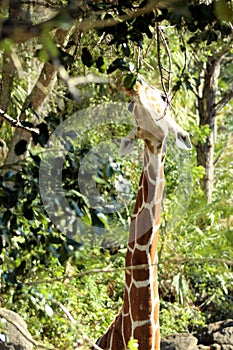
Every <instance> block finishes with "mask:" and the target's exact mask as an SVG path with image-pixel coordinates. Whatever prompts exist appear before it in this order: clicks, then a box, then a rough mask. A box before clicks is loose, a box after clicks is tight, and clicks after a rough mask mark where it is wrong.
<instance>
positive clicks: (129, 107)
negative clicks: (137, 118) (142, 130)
mask: <svg viewBox="0 0 233 350" xmlns="http://www.w3.org/2000/svg"><path fill="white" fill-rule="evenodd" d="M133 107H134V101H133V100H130V101H129V104H128V110H129V111H130V112H131V113H132V112H133Z"/></svg>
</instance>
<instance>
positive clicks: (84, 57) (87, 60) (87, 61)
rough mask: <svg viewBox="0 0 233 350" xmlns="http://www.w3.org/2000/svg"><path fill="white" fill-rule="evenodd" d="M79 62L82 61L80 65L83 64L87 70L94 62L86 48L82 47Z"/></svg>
mask: <svg viewBox="0 0 233 350" xmlns="http://www.w3.org/2000/svg"><path fill="white" fill-rule="evenodd" d="M81 60H82V63H83V64H84V66H87V67H88V68H90V67H91V66H92V65H93V63H94V60H93V58H92V54H91V53H90V51H89V50H88V48H87V47H84V48H83V49H82V55H81Z"/></svg>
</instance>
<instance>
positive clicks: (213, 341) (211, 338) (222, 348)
mask: <svg viewBox="0 0 233 350" xmlns="http://www.w3.org/2000/svg"><path fill="white" fill-rule="evenodd" d="M194 336H195V337H196V338H197V339H198V344H202V345H209V346H212V347H210V350H233V320H226V321H221V322H216V323H212V324H210V325H208V326H206V327H204V328H203V329H201V330H200V331H199V332H197V333H195V334H194Z"/></svg>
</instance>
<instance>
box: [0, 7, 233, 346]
mask: <svg viewBox="0 0 233 350" xmlns="http://www.w3.org/2000/svg"><path fill="white" fill-rule="evenodd" d="M0 14H1V36H0V39H1V42H0V50H1V51H0V62H1V89H2V94H1V96H0V108H1V110H2V112H1V113H0V114H1V115H2V117H3V118H2V119H1V131H0V132H1V140H0V147H1V158H0V165H1V168H0V171H1V174H0V206H1V211H0V231H1V236H0V261H1V266H0V271H1V299H0V300H1V306H4V307H7V308H9V309H12V310H14V311H16V312H18V313H19V314H20V315H21V316H22V317H24V318H25V320H26V321H27V323H28V326H29V329H30V331H31V333H32V334H33V336H34V338H35V339H37V340H39V341H40V342H43V343H44V344H50V345H51V346H54V347H55V348H58V349H74V348H78V349H88V348H90V344H91V342H92V341H94V340H96V339H97V338H98V337H99V336H100V335H101V334H102V333H103V332H104V330H105V329H106V328H107V327H108V325H109V324H110V322H111V321H112V320H113V319H114V317H115V316H116V314H117V313H118V311H119V310H120V308H121V305H122V301H123V287H124V257H125V253H126V242H127V234H128V225H129V220H130V214H131V212H132V209H133V205H134V199H135V196H136V192H137V186H138V181H139V177H140V171H141V150H142V145H141V144H140V143H139V144H138V145H137V147H136V148H135V150H134V151H133V153H132V155H130V156H129V157H128V156H127V157H121V156H120V155H119V153H118V151H117V150H118V149H119V144H120V139H121V138H122V137H123V136H126V134H127V133H128V132H129V131H130V130H131V128H132V125H131V123H130V121H131V120H130V117H129V116H128V114H127V113H128V112H127V108H126V107H127V106H126V101H127V98H126V97H125V95H124V89H123V86H125V87H131V86H132V85H133V84H134V82H135V78H136V76H137V74H138V73H140V74H143V75H144V76H145V77H146V79H147V80H148V81H149V82H150V83H151V84H153V85H156V86H159V87H161V90H163V93H164V94H165V96H166V97H167V98H168V97H169V96H170V99H171V104H172V109H173V112H174V118H176V119H177V120H178V121H179V123H180V124H182V125H183V126H184V128H186V129H187V130H188V131H189V132H190V135H191V139H192V144H193V149H192V152H191V153H190V154H183V153H180V152H179V153H178V151H177V150H176V149H175V147H174V144H173V141H172V140H169V143H168V154H167V159H166V167H165V175H166V191H165V198H164V202H163V214H162V216H163V221H162V225H161V232H160V247H159V256H160V265H159V283H160V284H159V285H160V297H161V331H162V335H167V334H170V333H173V332H181V331H192V330H196V329H198V328H199V327H201V326H203V325H205V324H207V323H210V322H212V321H217V320H222V319H226V318H230V317H232V313H233V302H232V301H233V286H232V281H233V272H232V268H233V232H232V226H233V225H232V222H233V219H232V218H233V212H232V211H233V209H232V208H233V206H232V192H233V188H232V184H233V154H232V142H233V141H232V131H233V121H232V117H231V115H232V110H233V105H232V100H231V99H232V97H233V94H232V86H231V85H232V65H233V56H232V20H233V9H232V3H231V2H230V1H225V0H218V1H217V0H216V1H213V2H210V1H174V2H172V5H170V6H168V2H167V1H161V2H160V3H159V5H157V2H150V1H148V2H145V1H124V5H122V4H121V2H119V3H118V2H117V1H103V2H99V1H96V2H93V1H91V2H88V1H86V2H83V3H82V5H80V3H79V2H76V1H70V2H67V1H48V2H46V3H43V2H37V1H34V2H30V1H9V2H2V3H1V12H0ZM13 19H14V21H13ZM15 19H17V20H15ZM19 29H20V30H19ZM213 58H214V59H215V58H218V60H217V61H215V60H214V61H213ZM217 65H219V66H218V68H219V70H218V72H217V70H216V71H213V72H212V71H211V72H210V70H211V69H210V68H212V67H215V66H217ZM36 81H37V84H36V85H35V86H34V83H35V82H36ZM213 91H214V93H213ZM168 95H169V96H168ZM209 101H210V103H209ZM204 105H205V107H206V110H207V111H208V113H209V112H211V113H209V114H208V113H207V114H208V115H211V118H209V119H206V114H205V113H204V112H203V110H204V109H203V108H202V107H203V106H204ZM109 106H110V107H111V108H109ZM6 113H7V114H8V115H7V114H6ZM73 115H74V116H76V117H75V118H76V119H75V122H73V121H72V118H71V116H73ZM10 117H11V118H13V120H12V119H11V118H10ZM213 126H214V127H213ZM28 130H29V131H28ZM54 131H55V132H54ZM212 134H214V138H215V143H214V145H213V144H212V138H211V137H210V136H211V135H212ZM210 145H211V147H210ZM202 146H203V147H202ZM210 148H211V149H212V150H213V157H212V158H211V157H210V156H208V151H209V149H210ZM200 150H201V152H202V153H205V152H206V155H207V156H206V158H205V159H204V160H203V159H200V156H199V157H198V152H199V154H200ZM210 167H211V168H212V170H214V183H213V188H212V187H211V186H212V185H211V186H209V182H208V181H209V177H208V176H207V175H208V174H209V173H208V172H209V170H208V169H209V168H210ZM82 171H84V175H83V177H82ZM59 179H61V183H59ZM83 179H84V184H83V183H82V180H83ZM90 179H91V180H90ZM45 180H46V181H47V185H46V188H45V187H44V183H45V182H43V181H45ZM85 182H86V183H88V186H89V187H88V189H86V187H85ZM56 186H58V190H57V192H56ZM59 186H60V187H59ZM83 186H84V187H83ZM93 186H94V187H93ZM207 187H208V189H207ZM93 188H94V190H93ZM211 188H212V189H211ZM92 191H94V192H93V193H94V196H96V195H97V197H95V200H96V201H97V202H95V203H94V205H92V197H91V195H92ZM210 192H211V193H210ZM54 193H55V194H54ZM61 193H62V194H65V198H66V201H65V202H64V198H63V197H61ZM45 197H46V198H48V199H49V202H50V204H51V202H52V204H53V206H52V209H51V207H50V208H48V206H47V204H48V203H47V202H46V203H45V201H44V198H45ZM129 346H130V345H129Z"/></svg>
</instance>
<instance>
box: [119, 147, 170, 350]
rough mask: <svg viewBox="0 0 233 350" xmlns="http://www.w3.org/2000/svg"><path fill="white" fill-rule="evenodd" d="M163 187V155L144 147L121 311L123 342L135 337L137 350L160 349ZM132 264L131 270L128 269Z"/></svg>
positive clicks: (127, 256)
mask: <svg viewBox="0 0 233 350" xmlns="http://www.w3.org/2000/svg"><path fill="white" fill-rule="evenodd" d="M163 187H164V177H163V163H162V156H161V154H158V153H152V152H151V150H150V149H149V147H147V146H146V147H145V154H144V167H143V171H142V175H141V179H140V184H139V191H138V195H137V199H136V204H135V208H134V213H133V216H132V221H131V226H130V238H129V242H128V250H127V255H126V267H129V270H127V271H126V281H125V296H124V300H125V302H124V307H123V310H122V313H123V323H124V334H125V335H126V339H125V340H126V343H127V340H128V337H129V338H130V337H133V338H134V339H138V342H139V349H140V350H142V349H143V350H152V349H153V350H155V349H156V350H159V348H160V345H159V341H160V338H159V296H158V284H157V264H158V255H157V246H158V230H159V226H160V207H161V200H162V194H163ZM140 265H141V267H140ZM132 267H133V270H130V268H132ZM134 268H135V269H134ZM127 335H128V336H127ZM126 345H127V344H126Z"/></svg>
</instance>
